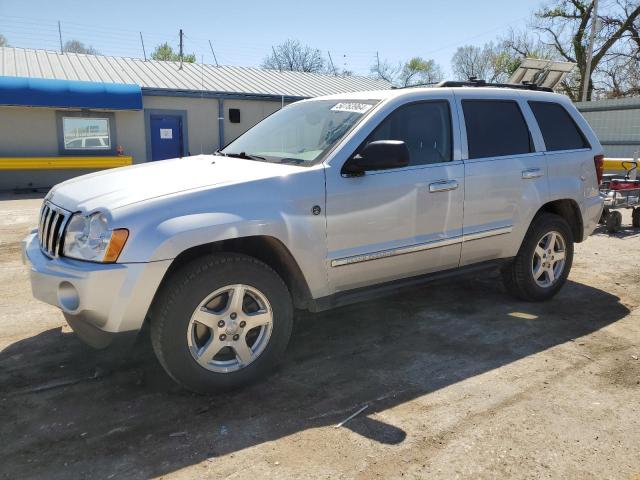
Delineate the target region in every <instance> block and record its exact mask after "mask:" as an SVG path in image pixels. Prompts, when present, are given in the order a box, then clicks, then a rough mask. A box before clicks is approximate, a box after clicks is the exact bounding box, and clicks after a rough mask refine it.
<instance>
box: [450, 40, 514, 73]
mask: <svg viewBox="0 0 640 480" xmlns="http://www.w3.org/2000/svg"><path fill="white" fill-rule="evenodd" d="M519 64H520V58H519V56H518V55H517V54H516V53H514V52H513V51H512V50H511V49H510V47H509V46H508V45H507V44H506V43H505V42H501V43H498V44H494V43H492V42H491V43H486V44H485V45H484V46H483V47H476V46H473V45H466V46H464V47H460V48H458V50H456V53H455V54H454V55H453V58H452V59H451V70H452V71H453V74H454V75H455V77H456V78H457V79H458V80H467V79H469V78H471V77H477V78H480V79H483V80H486V81H488V82H506V81H507V80H508V79H509V77H510V76H511V74H512V73H513V72H514V71H515V70H516V69H517V68H518V65H519Z"/></svg>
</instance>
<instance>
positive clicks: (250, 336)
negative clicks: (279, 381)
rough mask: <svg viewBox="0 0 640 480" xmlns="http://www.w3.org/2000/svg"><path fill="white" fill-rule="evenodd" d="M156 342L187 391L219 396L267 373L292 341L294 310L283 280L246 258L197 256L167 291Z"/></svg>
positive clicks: (155, 326) (155, 316) (155, 313)
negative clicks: (212, 393)
mask: <svg viewBox="0 0 640 480" xmlns="http://www.w3.org/2000/svg"><path fill="white" fill-rule="evenodd" d="M159 293H160V295H159V297H158V300H157V302H156V304H154V307H153V308H152V313H151V315H150V316H151V340H152V345H153V348H154V351H155V353H156V355H157V357H158V359H159V361H160V363H161V364H162V366H163V367H164V368H165V370H166V371H167V373H168V374H169V375H170V376H171V377H172V378H173V379H174V380H175V381H177V382H178V383H180V384H182V385H183V386H185V387H186V388H188V389H190V390H193V391H196V392H201V393H208V392H215V391H223V390H228V389H232V388H236V387H239V386H242V385H245V384H248V383H251V382H253V381H255V380H258V379H260V378H262V377H263V376H264V375H266V374H267V373H268V372H269V371H270V370H271V369H272V368H273V367H274V366H275V365H276V364H277V363H278V362H279V361H280V360H281V358H282V356H283V354H284V351H285V349H286V346H287V344H288V342H289V337H290V336H291V329H292V325H293V308H292V304H291V297H290V295H289V291H288V289H287V287H286V285H285V284H284V282H283V281H282V279H281V278H280V277H279V276H278V275H277V274H276V273H275V272H274V271H273V270H272V269H271V268H270V267H269V266H267V265H265V264H264V263H262V262H259V261H258V260H256V259H254V258H251V257H247V256H244V255H236V254H216V255H208V256H205V257H201V258H198V259H196V260H194V261H192V262H190V263H188V264H187V265H185V266H184V267H182V268H181V269H179V270H177V271H176V272H175V273H174V274H173V275H172V276H171V277H170V278H169V279H168V280H167V282H166V284H165V285H164V286H163V288H162V290H161V291H160V292H159Z"/></svg>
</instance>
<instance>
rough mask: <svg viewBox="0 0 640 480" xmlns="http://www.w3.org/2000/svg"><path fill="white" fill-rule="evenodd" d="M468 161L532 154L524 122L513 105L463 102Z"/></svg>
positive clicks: (510, 102) (485, 101)
mask: <svg viewBox="0 0 640 480" xmlns="http://www.w3.org/2000/svg"><path fill="white" fill-rule="evenodd" d="M462 109H463V111H464V122H465V124H466V127H467V143H468V145H469V158H484V157H499V156H504V155H518V154H522V153H529V152H532V151H533V148H532V145H531V137H530V135H529V129H528V128H527V123H526V122H525V120H524V117H523V116H522V112H520V107H518V104H517V103H516V102H512V101H500V100H464V101H463V102H462Z"/></svg>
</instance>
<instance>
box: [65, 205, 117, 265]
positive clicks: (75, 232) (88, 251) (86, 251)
mask: <svg viewBox="0 0 640 480" xmlns="http://www.w3.org/2000/svg"><path fill="white" fill-rule="evenodd" d="M128 236H129V231H128V230H127V229H125V228H119V229H116V230H110V229H109V225H108V221H107V217H106V216H105V215H104V214H103V213H100V212H98V213H94V214H92V215H81V214H79V213H76V214H74V215H73V216H72V217H71V220H69V223H68V224H67V229H66V232H65V235H64V249H63V254H64V255H65V256H67V257H71V258H77V259H79V260H90V261H92V262H115V261H116V260H117V259H118V256H119V255H120V252H121V251H122V249H123V248H124V244H125V242H126V241H127V238H128Z"/></svg>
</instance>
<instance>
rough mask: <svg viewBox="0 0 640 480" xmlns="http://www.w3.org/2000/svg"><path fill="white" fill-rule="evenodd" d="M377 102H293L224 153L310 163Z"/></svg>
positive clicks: (278, 160)
mask: <svg viewBox="0 0 640 480" xmlns="http://www.w3.org/2000/svg"><path fill="white" fill-rule="evenodd" d="M376 103H378V101H377V100H313V101H308V102H298V103H292V104H291V105H288V106H286V107H284V108H283V109H282V110H279V111H277V112H276V113H274V114H273V115H271V116H269V117H267V118H266V119H264V120H263V121H262V122H260V123H258V124H257V125H256V126H255V127H253V128H251V129H250V130H249V131H247V132H246V133H245V134H243V135H241V136H240V137H238V138H237V139H236V140H234V141H233V142H231V143H230V144H229V145H227V146H226V147H225V148H224V149H223V150H222V151H221V153H222V154H224V155H229V156H240V157H244V158H253V159H257V160H266V161H270V162H280V163H300V164H310V163H312V162H313V161H314V160H316V159H318V158H319V157H320V156H321V155H322V154H323V153H324V152H326V151H327V150H329V149H330V148H331V147H332V146H333V145H335V144H336V142H338V140H340V139H341V138H342V137H343V136H344V135H345V134H346V133H347V132H348V131H349V129H351V127H353V125H355V124H356V122H358V121H359V120H360V119H361V118H363V117H364V116H365V115H366V114H367V112H369V111H370V110H371V109H372V108H373V107H374V105H375V104H376Z"/></svg>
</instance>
